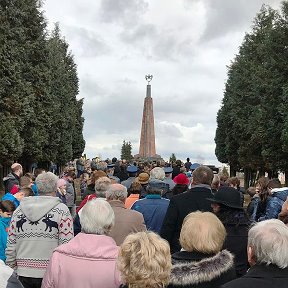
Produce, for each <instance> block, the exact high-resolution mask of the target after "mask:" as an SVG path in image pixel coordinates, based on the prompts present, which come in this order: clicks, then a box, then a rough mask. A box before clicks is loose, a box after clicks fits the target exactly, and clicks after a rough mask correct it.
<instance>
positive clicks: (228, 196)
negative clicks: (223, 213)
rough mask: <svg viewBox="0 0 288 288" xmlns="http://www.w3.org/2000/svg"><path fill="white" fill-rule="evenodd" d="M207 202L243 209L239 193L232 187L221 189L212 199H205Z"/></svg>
mask: <svg viewBox="0 0 288 288" xmlns="http://www.w3.org/2000/svg"><path fill="white" fill-rule="evenodd" d="M207 200H209V201H211V202H212V203H218V204H222V205H224V206H227V207H231V208H236V209H243V206H242V201H241V195H240V192H239V191H238V190H236V189H235V188H233V187H225V186H224V187H221V188H220V189H219V190H218V192H216V193H215V195H214V198H207Z"/></svg>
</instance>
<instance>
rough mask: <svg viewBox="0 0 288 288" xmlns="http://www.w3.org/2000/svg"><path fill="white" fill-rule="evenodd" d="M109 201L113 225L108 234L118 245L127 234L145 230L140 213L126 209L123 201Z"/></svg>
mask: <svg viewBox="0 0 288 288" xmlns="http://www.w3.org/2000/svg"><path fill="white" fill-rule="evenodd" d="M109 203H110V205H111V207H112V209H113V211H114V214H115V225H114V227H113V228H112V230H111V232H110V236H111V237H112V238H113V239H114V240H115V242H116V244H117V245H118V246H120V245H121V244H122V243H123V241H124V239H125V238H126V236H127V235H128V234H130V233H135V232H140V231H146V226H145V224H144V218H143V215H142V214H141V213H139V212H137V211H134V210H130V209H126V208H125V206H124V203H123V202H122V201H120V200H111V201H109Z"/></svg>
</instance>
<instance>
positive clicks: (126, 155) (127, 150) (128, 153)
mask: <svg viewBox="0 0 288 288" xmlns="http://www.w3.org/2000/svg"><path fill="white" fill-rule="evenodd" d="M121 159H126V160H127V161H131V160H132V159H133V156H132V145H131V142H130V141H129V142H126V141H125V140H123V144H122V147H121Z"/></svg>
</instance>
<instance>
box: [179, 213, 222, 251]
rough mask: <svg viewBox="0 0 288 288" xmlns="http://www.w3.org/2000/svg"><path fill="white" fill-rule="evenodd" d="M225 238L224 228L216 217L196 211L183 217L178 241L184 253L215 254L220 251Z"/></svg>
mask: <svg viewBox="0 0 288 288" xmlns="http://www.w3.org/2000/svg"><path fill="white" fill-rule="evenodd" d="M225 237H226V230H225V227H224V225H223V224H222V222H221V221H220V220H219V219H218V218H217V216H215V215H214V214H213V213H210V212H200V211H197V212H193V213H190V214H188V215H187V216H186V217H185V219H184V221H183V225H182V229H181V232H180V239H179V240H180V244H181V246H182V248H184V249H185V250H186V251H189V252H192V251H198V252H202V253H217V252H219V251H220V250H221V249H222V246H223V243H224V240H225Z"/></svg>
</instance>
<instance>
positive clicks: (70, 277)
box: [41, 233, 121, 288]
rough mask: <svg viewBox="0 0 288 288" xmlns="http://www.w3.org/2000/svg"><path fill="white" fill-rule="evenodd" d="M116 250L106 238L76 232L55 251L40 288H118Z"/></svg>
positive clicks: (113, 243) (111, 241)
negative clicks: (74, 235)
mask: <svg viewBox="0 0 288 288" xmlns="http://www.w3.org/2000/svg"><path fill="white" fill-rule="evenodd" d="M118 251H119V247H118V246H116V243H115V241H114V240H113V239H112V238H111V237H109V236H105V235H95V234H84V233H79V234H78V235H77V236H76V237H75V238H74V239H72V240H71V241H70V242H69V243H67V244H64V245H61V246H59V247H58V248H56V249H55V250H54V252H53V255H52V257H51V259H50V262H49V265H48V268H47V271H46V273H45V275H44V278H43V282H42V286H41V287H42V288H50V287H51V288H52V287H53V288H58V287H59V288H64V287H69V288H74V287H75V288H79V287H81V288H90V287H91V288H92V287H93V288H96V287H99V288H116V287H117V288H118V287H119V286H120V284H121V280H120V273H119V272H118V270H117V269H116V258H117V255H118Z"/></svg>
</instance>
